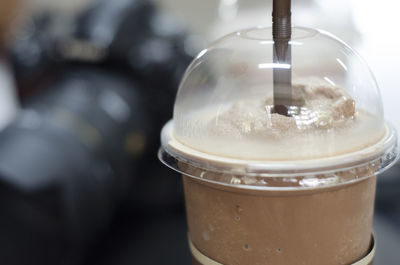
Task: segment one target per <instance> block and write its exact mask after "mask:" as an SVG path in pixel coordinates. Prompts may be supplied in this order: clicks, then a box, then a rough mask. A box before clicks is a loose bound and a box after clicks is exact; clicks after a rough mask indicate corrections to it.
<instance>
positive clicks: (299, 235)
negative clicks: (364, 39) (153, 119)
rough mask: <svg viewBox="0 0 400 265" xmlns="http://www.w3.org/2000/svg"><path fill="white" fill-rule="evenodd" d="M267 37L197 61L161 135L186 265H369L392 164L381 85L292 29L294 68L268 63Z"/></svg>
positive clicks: (341, 54) (321, 41)
mask: <svg viewBox="0 0 400 265" xmlns="http://www.w3.org/2000/svg"><path fill="white" fill-rule="evenodd" d="M269 36H271V29H269V28H255V29H250V30H244V31H239V32H236V33H233V34H231V35H228V36H226V37H224V38H222V39H221V40H220V41H217V42H216V43H214V44H212V45H211V46H210V47H209V48H208V49H207V50H205V51H203V52H202V53H201V54H199V56H198V57H197V58H196V59H195V61H194V62H193V63H192V64H191V66H190V67H189V69H188V71H187V73H186V75H185V77H184V79H183V81H182V84H181V87H180V89H179V92H178V95H177V99H176V104H175V109H174V119H173V121H171V122H169V123H168V124H167V125H166V126H165V127H164V129H163V132H162V148H161V150H160V154H159V155H160V159H161V160H162V161H163V162H164V163H165V164H166V165H168V166H169V167H171V168H173V169H175V170H176V171H178V172H180V173H181V174H182V176H183V182H184V192H185V202H186V211H187V220H188V227H189V231H188V244H189V246H190V250H191V253H192V256H193V264H203V265H207V264H226V265H254V264H275V265H291V264H293V265H294V264H307V265H321V264H326V265H339V264H346V265H347V264H348V265H349V264H372V261H373V255H374V246H375V242H374V240H373V235H372V220H373V212H374V209H373V207H374V199H375V188H376V180H377V174H378V173H380V172H382V171H383V170H385V169H387V168H388V167H389V166H390V165H391V164H392V163H394V161H395V160H396V158H397V138H396V134H395V132H394V130H393V129H392V127H391V126H390V125H388V124H386V123H385V122H384V119H383V111H382V103H381V99H380V95H379V91H378V88H377V86H376V82H375V80H374V78H373V76H372V74H371V73H370V71H369V70H368V67H366V66H365V64H364V62H363V61H362V60H360V59H359V57H358V56H357V55H356V54H355V53H354V52H353V51H352V50H351V49H350V48H349V47H348V46H346V45H345V44H344V43H342V42H340V41H339V40H337V39H336V38H334V37H332V36H331V35H330V34H327V33H323V32H320V31H316V30H312V29H305V28H294V29H293V39H292V41H291V46H292V58H293V63H292V65H285V64H279V63H274V62H273V60H272V49H270V48H271V45H272V41H271V39H270V38H269ZM321 49H323V51H322V52H323V53H324V54H325V56H324V58H321V57H320V56H319V52H320V51H321ZM327 50H328V51H330V53H329V55H326V54H327V52H326V51H327ZM277 67H278V68H279V67H281V68H282V67H291V68H292V71H293V84H292V93H293V95H292V99H293V104H292V105H291V106H287V108H288V115H282V114H279V113H276V112H275V111H274V102H273V95H272V70H273V69H274V68H277ZM357 262H358V263H357Z"/></svg>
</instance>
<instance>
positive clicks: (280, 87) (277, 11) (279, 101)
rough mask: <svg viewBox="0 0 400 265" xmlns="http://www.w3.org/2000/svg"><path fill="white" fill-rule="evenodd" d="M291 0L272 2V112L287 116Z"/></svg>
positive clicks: (289, 83) (290, 70)
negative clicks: (274, 65) (273, 65)
mask: <svg viewBox="0 0 400 265" xmlns="http://www.w3.org/2000/svg"><path fill="white" fill-rule="evenodd" d="M290 6H291V0H273V8H272V10H273V11H272V36H273V38H274V64H276V65H277V66H276V67H274V70H273V71H274V73H273V75H274V88H273V89H274V112H276V113H279V114H282V115H286V116H288V109H287V107H288V106H291V105H292V52H291V47H290V45H289V41H290V38H291V36H292V23H291V15H292V13H291V10H290V9H291V8H290Z"/></svg>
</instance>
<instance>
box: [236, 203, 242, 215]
mask: <svg viewBox="0 0 400 265" xmlns="http://www.w3.org/2000/svg"><path fill="white" fill-rule="evenodd" d="M236 212H237V213H238V214H242V212H243V209H242V208H241V207H240V205H236Z"/></svg>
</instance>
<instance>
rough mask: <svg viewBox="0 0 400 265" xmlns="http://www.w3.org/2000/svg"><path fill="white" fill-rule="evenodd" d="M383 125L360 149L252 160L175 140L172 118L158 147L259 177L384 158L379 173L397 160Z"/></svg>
mask: <svg viewBox="0 0 400 265" xmlns="http://www.w3.org/2000/svg"><path fill="white" fill-rule="evenodd" d="M385 127H386V133H385V135H384V136H383V138H382V139H381V140H380V141H378V142H377V143H376V144H374V145H372V146H368V147H366V148H363V149H361V150H357V151H355V152H350V153H347V154H344V155H337V156H332V157H324V158H316V159H301V160H290V161H253V160H243V159H233V158H227V157H222V156H216V155H209V154H206V153H204V152H201V151H198V150H195V149H192V148H190V147H187V146H185V145H183V144H181V143H179V142H178V141H177V140H176V139H175V138H174V136H173V133H172V131H173V121H172V120H171V121H169V122H168V123H167V124H166V125H165V126H164V128H163V129H162V133H161V143H162V149H163V150H164V151H165V152H166V153H167V154H168V155H170V156H171V157H172V158H174V159H177V160H178V161H180V162H183V163H188V164H190V165H192V166H195V167H198V168H201V169H204V170H209V171H212V172H218V173H229V174H238V175H246V176H263V177H290V176H298V175H320V174H328V173H333V172H337V171H344V170H351V169H353V168H357V167H360V166H365V165H366V164H369V163H371V162H374V161H377V160H380V159H383V160H385V163H384V164H385V166H384V168H381V169H380V172H378V173H381V172H383V171H384V170H386V169H387V168H388V166H389V165H391V164H393V163H394V162H395V161H397V159H398V156H399V155H398V150H397V136H396V130H395V129H394V127H393V126H392V125H390V124H389V123H386V125H385ZM172 141H174V142H175V144H174V145H171V142H172ZM177 143H178V144H177ZM177 146H178V147H179V146H184V147H185V148H186V149H188V150H193V151H194V153H195V154H193V153H192V154H188V153H185V152H184V151H180V150H178V149H177ZM377 149H378V150H377ZM366 151H368V152H366ZM362 152H364V154H362ZM196 153H197V156H196ZM199 154H205V155H206V156H207V159H204V158H200V157H199ZM212 158H215V159H212ZM169 167H170V166H169ZM175 170H176V169H175Z"/></svg>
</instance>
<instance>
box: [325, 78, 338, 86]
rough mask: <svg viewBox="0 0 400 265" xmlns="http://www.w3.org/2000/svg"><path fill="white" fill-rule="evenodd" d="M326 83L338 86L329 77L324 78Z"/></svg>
mask: <svg viewBox="0 0 400 265" xmlns="http://www.w3.org/2000/svg"><path fill="white" fill-rule="evenodd" d="M324 79H325V81H326V82H328V83H329V84H331V85H332V86H336V84H335V82H333V81H332V80H330V79H329V78H328V77H326V76H325V77H324Z"/></svg>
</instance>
